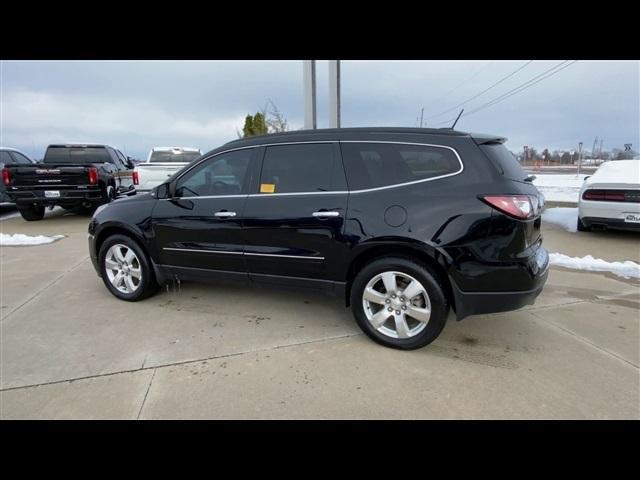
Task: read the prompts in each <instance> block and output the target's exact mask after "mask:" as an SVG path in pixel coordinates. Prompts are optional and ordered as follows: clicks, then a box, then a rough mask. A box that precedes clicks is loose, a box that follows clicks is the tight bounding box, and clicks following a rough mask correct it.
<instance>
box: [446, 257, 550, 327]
mask: <svg viewBox="0 0 640 480" xmlns="http://www.w3.org/2000/svg"><path fill="white" fill-rule="evenodd" d="M497 268H499V267H497ZM512 268H513V266H510V270H507V272H509V273H511V272H512ZM520 268H521V269H522V270H523V274H526V276H527V277H528V278H529V280H528V281H527V288H526V289H525V290H517V291H509V290H504V291H483V292H470V291H463V290H461V289H460V288H459V287H458V285H457V284H456V282H455V281H454V280H453V279H451V287H452V292H453V297H454V302H455V310H456V317H457V319H458V320H462V319H463V318H465V317H468V316H470V315H481V314H485V313H499V312H508V311H511V310H517V309H519V308H522V307H524V306H525V305H533V304H534V303H535V300H536V298H537V297H538V295H540V293H541V292H542V289H543V288H544V284H545V283H546V281H547V277H548V275H549V254H548V253H547V251H546V249H544V248H543V247H539V248H538V250H537V251H536V254H535V255H534V256H533V257H532V258H531V259H529V261H528V262H526V263H522V265H521V267H520ZM520 278H521V276H520ZM519 281H521V280H519Z"/></svg>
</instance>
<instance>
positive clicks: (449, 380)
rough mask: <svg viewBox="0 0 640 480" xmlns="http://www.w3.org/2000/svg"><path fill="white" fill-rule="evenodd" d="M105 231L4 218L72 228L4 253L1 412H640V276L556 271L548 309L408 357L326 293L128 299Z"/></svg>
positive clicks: (603, 237)
mask: <svg viewBox="0 0 640 480" xmlns="http://www.w3.org/2000/svg"><path fill="white" fill-rule="evenodd" d="M87 223H88V217H79V216H75V215H65V214H64V212H63V211H54V212H49V213H48V214H47V219H46V220H44V221H42V222H24V221H23V220H22V218H10V219H7V220H2V221H0V230H1V231H2V232H3V233H26V234H32V235H34V234H47V235H54V234H64V235H66V238H64V239H62V240H60V241H58V242H56V243H53V244H50V245H44V246H37V247H2V248H1V251H0V266H1V272H0V280H1V281H2V288H1V294H0V304H1V307H2V309H1V312H2V314H1V317H2V318H1V319H0V320H1V323H0V418H133V419H135V418H635V419H637V418H640V369H639V365H640V355H639V351H640V332H639V324H640V287H639V285H638V282H632V281H626V280H623V279H620V278H618V277H615V276H613V275H603V274H596V273H583V272H576V271H571V270H565V269H555V268H552V270H551V273H550V276H549V281H548V283H547V287H546V288H545V290H544V292H543V294H542V295H541V297H540V298H539V300H538V302H537V303H536V305H534V306H530V307H527V308H525V309H522V310H519V311H517V312H509V313H503V314H497V315H484V316H478V317H471V318H468V319H465V320H464V321H462V322H456V321H455V320H454V319H453V318H451V319H450V321H449V322H448V324H447V326H446V327H445V329H444V331H443V333H442V335H441V337H440V338H439V339H438V340H436V342H434V343H433V344H432V345H430V346H428V347H426V348H423V349H421V350H417V351H413V352H401V351H395V350H391V349H387V348H384V347H381V346H378V345H377V344H375V343H373V342H371V341H370V340H369V339H368V338H367V337H365V336H364V335H363V334H362V333H361V332H360V330H359V329H358V327H357V325H356V324H355V322H354V320H353V319H352V317H351V312H350V311H349V310H348V309H345V308H344V306H343V303H342V302H341V301H340V300H338V299H334V298H331V297H325V296H321V295H316V294H313V293H299V292H291V291H283V290H277V289H265V288H260V289H259V288H249V289H247V288H238V287H232V286H227V285H207V284H195V283H193V284H192V283H183V284H182V288H181V291H179V292H173V291H169V292H167V291H162V292H161V293H159V294H158V295H156V296H154V297H151V298H149V299H147V300H145V301H143V302H139V303H134V304H132V303H128V302H122V301H118V300H117V299H115V298H114V297H112V296H111V295H110V294H109V293H108V292H107V290H106V289H105V287H104V285H103V284H102V281H101V280H100V279H99V278H98V277H97V276H96V274H95V272H94V271H93V268H92V266H91V263H90V261H89V259H88V252H87V246H86V226H87ZM544 235H545V246H546V247H547V248H548V249H549V250H550V251H555V252H560V253H565V254H567V255H574V256H583V255H587V254H592V255H594V256H596V257H600V258H604V259H606V260H634V261H636V262H638V261H640V242H638V236H637V235H632V234H629V235H626V234H623V235H618V234H616V233H607V232H604V233H602V234H600V233H597V234H586V233H578V234H571V233H568V232H564V231H562V230H559V229H556V228H554V227H552V226H548V227H547V226H545V233H544Z"/></svg>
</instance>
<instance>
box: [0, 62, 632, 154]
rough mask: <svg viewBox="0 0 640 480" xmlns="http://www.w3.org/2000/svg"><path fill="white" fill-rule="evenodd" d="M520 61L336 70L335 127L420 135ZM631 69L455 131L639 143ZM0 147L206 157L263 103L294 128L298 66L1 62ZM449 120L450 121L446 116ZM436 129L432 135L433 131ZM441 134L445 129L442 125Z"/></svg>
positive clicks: (591, 71) (472, 119) (551, 89)
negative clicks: (165, 148) (94, 147)
mask: <svg viewBox="0 0 640 480" xmlns="http://www.w3.org/2000/svg"><path fill="white" fill-rule="evenodd" d="M525 61H526V60H524V59H523V60H518V61H470V62H465V61H449V62H447V61H426V62H425V61H343V62H342V68H341V70H342V79H341V85H342V99H341V103H342V112H341V113H342V115H341V117H342V125H343V126H345V127H349V126H385V125H388V126H409V127H411V126H415V125H416V119H417V118H418V117H419V115H420V110H421V108H423V107H424V109H425V110H424V117H425V119H426V120H427V125H428V126H434V125H435V124H436V123H438V122H442V121H445V120H448V119H449V118H451V117H455V116H456V115H457V113H458V112H457V111H452V112H447V113H446V114H443V115H441V116H437V117H436V118H433V119H431V118H430V117H432V116H434V115H437V114H438V113H440V112H443V111H445V110H448V109H451V108H452V107H454V106H456V105H457V104H459V103H461V102H463V101H465V100H466V99H469V98H471V97H473V96H474V95H476V94H477V93H478V92H481V91H482V90H484V89H486V88H487V87H488V86H490V85H492V84H493V83H495V82H496V81H498V80H499V79H500V78H503V77H504V76H506V75H508V74H509V73H510V72H513V71H514V70H515V69H516V68H518V67H520V66H522V65H523V64H524V63H525ZM557 63H559V60H555V61H534V62H533V63H532V64H530V65H528V66H527V67H526V68H524V69H522V70H521V71H519V72H518V73H517V74H516V75H513V76H512V77H511V78H509V79H507V80H506V81H505V82H503V83H501V84H500V85H498V86H496V87H495V88H493V89H491V90H490V91H488V92H487V93H485V94H483V95H481V96H480V97H479V98H477V99H475V100H473V101H471V102H469V103H468V104H465V105H464V107H465V109H466V112H469V111H471V110H473V109H474V108H476V107H478V106H480V105H482V104H484V103H486V102H488V101H489V100H491V99H493V98H496V97H498V96H499V95H500V94H503V93H505V92H507V91H509V90H510V89H512V88H515V87H517V86H518V85H520V84H522V83H523V82H525V81H526V80H528V79H530V78H532V77H534V76H536V75H538V74H540V73H541V72H543V71H545V70H546V69H548V68H550V67H551V66H553V65H555V64H557ZM639 65H640V64H639V63H638V62H633V61H580V62H577V63H576V64H574V65H572V66H571V67H569V68H567V69H565V70H563V71H561V72H560V73H558V74H557V75H554V76H553V77H550V78H549V79H546V80H544V81H542V82H540V83H539V84H536V85H534V86H532V87H531V88H530V89H527V90H525V91H523V92H521V93H518V94H517V95H514V96H513V97H510V98H508V99H506V100H505V101H504V102H501V103H498V104H496V105H495V106H492V107H490V108H487V109H485V110H482V111H479V112H478V113H475V114H473V115H470V116H464V117H462V118H461V119H460V122H459V123H458V125H457V127H458V128H459V129H461V130H466V131H477V132H487V133H495V134H499V135H502V136H506V137H509V139H510V141H509V143H508V146H509V147H510V148H512V149H519V148H521V147H522V145H525V144H526V145H530V146H535V147H536V148H544V147H549V148H551V149H554V148H570V147H572V146H574V145H576V144H577V142H579V141H583V142H584V143H585V145H586V144H590V143H591V142H593V138H594V137H595V136H596V135H597V136H599V137H604V139H605V143H604V147H605V148H613V147H621V146H622V144H623V143H633V144H634V148H635V147H636V146H637V145H638V143H640V135H639V133H638V132H639V131H640V124H639V123H640V113H639V110H640V100H639V98H638V97H639V91H640V86H639V68H638V67H639ZM0 75H1V82H0V83H1V95H2V99H1V109H2V112H1V113H2V115H1V121H2V125H1V128H0V143H3V144H5V145H10V146H14V147H17V148H22V149H24V150H25V151H26V152H27V153H31V154H32V155H36V156H39V155H42V153H43V152H44V148H45V147H46V145H47V144H48V143H52V142H66V141H72V140H73V141H75V140H80V141H95V142H100V143H111V144H116V145H118V146H120V147H121V148H122V147H124V148H126V149H127V151H128V153H129V154H131V155H134V156H138V157H144V156H145V155H146V153H147V152H148V150H149V149H150V148H151V147H153V146H155V145H159V144H163V145H166V144H180V145H184V146H195V147H199V148H201V149H202V150H208V149H211V148H214V147H217V146H219V145H221V144H222V143H224V142H226V141H229V140H233V139H235V138H236V137H237V135H236V129H240V128H241V127H242V125H243V122H244V116H245V115H246V114H247V113H253V112H255V111H256V110H257V109H258V108H260V106H261V105H264V104H265V102H266V101H267V99H269V98H271V99H272V100H273V101H274V102H275V103H276V104H277V106H278V108H279V109H280V111H281V112H282V113H283V114H284V115H285V116H286V117H287V120H288V121H289V124H290V126H291V127H292V128H294V129H297V128H300V127H302V117H303V98H302V63H301V62H299V61H197V62H192V61H158V62H156V61H74V62H72V61H43V62H31V61H28V62H20V61H0ZM327 75H328V68H327V62H326V61H318V64H317V80H318V88H317V92H318V97H317V107H318V126H319V127H321V128H322V127H327V126H328V108H327V106H328V82H327ZM456 110H457V109H456ZM435 126H437V125H435ZM447 126H448V124H447Z"/></svg>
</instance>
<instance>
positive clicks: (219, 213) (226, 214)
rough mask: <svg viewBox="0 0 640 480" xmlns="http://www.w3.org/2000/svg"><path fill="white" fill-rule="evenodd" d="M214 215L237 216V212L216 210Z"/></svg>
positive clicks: (223, 216) (220, 216) (221, 216)
mask: <svg viewBox="0 0 640 480" xmlns="http://www.w3.org/2000/svg"><path fill="white" fill-rule="evenodd" d="M213 215H214V216H215V217H218V218H227V217H235V216H236V212H227V211H223V212H216V213H214V214H213Z"/></svg>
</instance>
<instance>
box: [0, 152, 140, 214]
mask: <svg viewBox="0 0 640 480" xmlns="http://www.w3.org/2000/svg"><path fill="white" fill-rule="evenodd" d="M133 169H134V164H133V162H132V161H131V159H129V158H127V157H125V156H124V155H123V154H122V152H120V150H118V149H117V148H114V147H111V146H109V145H80V144H71V145H69V144H67V145H49V147H47V152H46V153H45V156H44V159H43V160H42V162H41V163H35V164H33V165H7V166H6V167H5V168H4V169H3V170H2V181H3V183H4V186H5V187H6V193H7V194H8V195H9V197H10V198H11V199H12V200H13V201H14V202H15V203H16V206H17V207H18V211H19V212H20V214H21V215H22V217H23V218H24V219H25V220H28V221H32V220H41V219H42V218H43V217H44V210H45V207H51V208H53V207H54V206H55V205H60V206H61V207H63V208H65V209H67V210H90V209H92V208H94V207H96V206H97V205H101V204H103V203H108V202H110V201H112V200H114V199H115V198H117V197H119V196H121V195H134V194H135V193H136V188H135V185H136V184H137V181H136V180H137V179H136V175H135V172H134V171H133Z"/></svg>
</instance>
